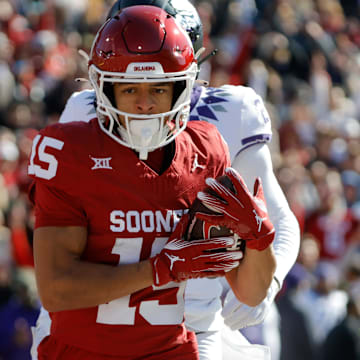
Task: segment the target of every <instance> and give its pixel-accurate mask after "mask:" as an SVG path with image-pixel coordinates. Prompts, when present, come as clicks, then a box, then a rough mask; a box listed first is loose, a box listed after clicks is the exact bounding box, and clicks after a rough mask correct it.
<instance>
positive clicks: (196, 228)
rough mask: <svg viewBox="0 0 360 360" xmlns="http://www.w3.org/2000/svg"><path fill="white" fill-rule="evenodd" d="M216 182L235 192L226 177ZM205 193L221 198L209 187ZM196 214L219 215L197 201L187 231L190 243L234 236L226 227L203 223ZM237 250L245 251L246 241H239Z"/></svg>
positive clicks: (193, 206) (219, 178)
mask: <svg viewBox="0 0 360 360" xmlns="http://www.w3.org/2000/svg"><path fill="white" fill-rule="evenodd" d="M216 180H217V181H218V182H219V183H221V184H222V185H223V186H225V187H226V188H227V189H229V190H230V191H232V192H235V189H234V186H233V184H232V182H231V180H230V179H229V178H228V177H227V176H226V175H222V176H219V177H217V178H216ZM203 191H204V192H208V193H209V194H211V195H213V196H216V197H219V196H218V195H217V194H216V193H215V192H214V191H213V190H212V189H210V188H209V187H206V188H205V189H204V190H203ZM196 213H204V214H210V215H216V214H218V213H216V212H214V211H212V210H210V209H208V208H207V207H206V206H205V205H203V204H202V202H201V201H200V200H199V199H197V198H196V199H195V201H194V202H193V204H192V205H191V208H190V209H189V225H188V229H187V231H186V237H185V239H186V240H188V241H191V240H198V239H211V238H215V237H221V236H233V232H232V231H231V230H230V229H228V228H226V227H224V226H217V225H212V224H209V223H206V222H205V221H202V220H200V219H197V218H196V217H195V214H196ZM235 248H237V249H241V250H243V251H244V249H245V241H242V240H241V239H239V240H238V241H237V244H236V245H235Z"/></svg>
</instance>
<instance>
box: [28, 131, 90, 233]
mask: <svg viewBox="0 0 360 360" xmlns="http://www.w3.org/2000/svg"><path fill="white" fill-rule="evenodd" d="M74 153H75V151H74V147H73V146H72V145H71V142H69V141H65V136H64V134H63V132H62V130H61V126H58V125H57V124H55V125H51V126H49V127H47V128H45V129H43V130H41V131H40V132H39V134H38V135H37V136H36V137H35V138H34V141H33V146H32V152H31V155H30V160H29V166H28V174H29V176H30V177H31V178H32V179H33V184H32V186H31V188H30V191H31V194H30V196H31V199H32V200H33V202H34V204H35V215H36V223H35V227H40V226H86V216H85V213H84V211H83V209H82V206H81V203H80V200H79V199H78V197H77V194H76V185H75V183H76V182H75V181H74V179H77V178H78V176H77V173H76V171H77V167H76V165H74V161H73V159H74Z"/></svg>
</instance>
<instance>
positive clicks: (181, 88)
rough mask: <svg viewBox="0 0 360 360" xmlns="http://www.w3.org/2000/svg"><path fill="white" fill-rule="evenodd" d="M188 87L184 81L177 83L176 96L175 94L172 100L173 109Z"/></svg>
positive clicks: (175, 86) (175, 85) (175, 87)
mask: <svg viewBox="0 0 360 360" xmlns="http://www.w3.org/2000/svg"><path fill="white" fill-rule="evenodd" d="M185 87H186V81H185V80H182V81H175V84H174V94H173V98H172V103H171V107H172V108H173V107H174V105H175V104H176V102H177V101H178V99H179V97H180V95H181V94H182V93H183V91H184V90H185Z"/></svg>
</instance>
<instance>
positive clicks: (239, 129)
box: [59, 85, 272, 160]
mask: <svg viewBox="0 0 360 360" xmlns="http://www.w3.org/2000/svg"><path fill="white" fill-rule="evenodd" d="M95 116H96V110H95V92H94V91H93V90H83V91H81V92H76V93H74V94H73V95H72V96H71V97H70V98H69V100H68V102H67V104H66V107H65V110H64V112H63V113H62V115H61V117H60V120H59V121H60V122H63V123H64V122H71V121H90V120H91V119H93V118H94V117H95ZM193 120H203V121H207V122H210V123H212V124H214V125H215V126H216V127H217V128H218V130H219V132H220V133H221V135H222V136H223V138H224V139H225V141H226V142H227V144H228V146H229V150H230V156H231V160H233V159H234V158H235V156H236V155H237V154H238V153H239V152H241V151H242V150H244V149H246V148H248V147H249V146H252V145H254V144H256V143H266V142H269V141H270V140H271V135H272V132H271V121H270V117H269V115H268V113H267V111H266V109H265V106H264V103H263V101H262V99H261V98H260V96H259V95H257V94H256V93H255V91H254V90H253V89H251V88H249V87H245V86H233V85H224V86H221V87H219V88H212V87H203V86H197V87H195V88H194V91H193V93H192V96H191V113H190V121H193Z"/></svg>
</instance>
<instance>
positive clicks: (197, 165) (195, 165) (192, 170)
mask: <svg viewBox="0 0 360 360" xmlns="http://www.w3.org/2000/svg"><path fill="white" fill-rule="evenodd" d="M197 168H200V169H205V165H200V164H199V161H198V154H195V159H194V162H193V166H192V169H191V172H194V171H195V170H196V169H197Z"/></svg>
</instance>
